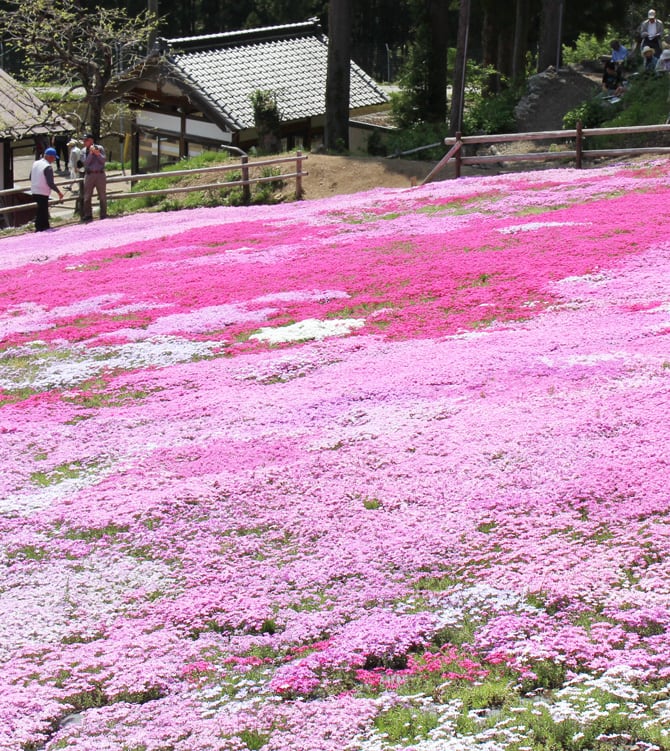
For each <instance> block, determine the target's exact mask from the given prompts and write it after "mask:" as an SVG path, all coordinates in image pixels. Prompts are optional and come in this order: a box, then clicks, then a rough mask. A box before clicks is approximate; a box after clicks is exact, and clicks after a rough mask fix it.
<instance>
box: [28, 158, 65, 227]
mask: <svg viewBox="0 0 670 751" xmlns="http://www.w3.org/2000/svg"><path fill="white" fill-rule="evenodd" d="M55 161H56V149H54V148H53V147H51V146H50V147H49V148H48V149H46V150H45V151H44V156H43V157H42V158H41V159H38V160H37V161H36V162H35V163H34V164H33V166H32V168H31V170H30V192H31V193H32V196H33V198H34V199H35V203H36V204H37V212H36V214H35V232H43V231H44V230H46V229H49V196H50V195H51V191H52V190H55V191H56V193H58V197H59V198H60V200H61V201H62V200H63V193H62V192H61V190H60V188H57V187H56V183H55V182H54V171H53V167H52V165H53V163H54V162H55Z"/></svg>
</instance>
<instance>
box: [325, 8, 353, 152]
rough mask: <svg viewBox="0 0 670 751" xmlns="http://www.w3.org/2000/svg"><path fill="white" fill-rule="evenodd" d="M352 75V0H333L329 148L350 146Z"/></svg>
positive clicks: (328, 89) (328, 87) (328, 85)
mask: <svg viewBox="0 0 670 751" xmlns="http://www.w3.org/2000/svg"><path fill="white" fill-rule="evenodd" d="M350 79H351V0H330V2H329V3H328V73H327V79H326V127H325V133H324V145H325V147H326V149H327V150H328V151H336V152H344V151H348V149H349V101H350V88H351V80H350Z"/></svg>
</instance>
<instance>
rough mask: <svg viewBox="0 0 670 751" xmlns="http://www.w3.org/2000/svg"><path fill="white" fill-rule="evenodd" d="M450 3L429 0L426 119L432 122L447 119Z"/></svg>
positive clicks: (441, 0)
mask: <svg viewBox="0 0 670 751" xmlns="http://www.w3.org/2000/svg"><path fill="white" fill-rule="evenodd" d="M448 5H449V4H448V3H446V2H445V1H444V0H428V25H429V29H428V40H429V49H428V60H427V63H428V71H427V81H426V84H427V100H426V101H427V109H426V119H427V120H428V122H431V123H445V122H446V120H447V47H448V44H447V27H448V11H449V8H448Z"/></svg>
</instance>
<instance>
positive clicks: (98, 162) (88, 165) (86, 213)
mask: <svg viewBox="0 0 670 751" xmlns="http://www.w3.org/2000/svg"><path fill="white" fill-rule="evenodd" d="M83 141H84V148H83V149H82V152H81V155H80V161H81V163H82V165H83V168H84V205H83V210H82V217H81V220H82V222H92V221H93V207H92V206H91V204H92V201H93V191H94V190H95V191H96V192H97V194H98V201H99V203H100V218H101V219H105V218H106V216H107V176H106V175H105V163H106V162H107V157H106V156H105V149H104V148H103V147H102V146H99V145H98V144H96V143H95V141H94V139H93V136H92V135H91V134H90V133H87V134H86V135H85V136H84V139H83Z"/></svg>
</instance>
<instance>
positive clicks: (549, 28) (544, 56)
mask: <svg viewBox="0 0 670 751" xmlns="http://www.w3.org/2000/svg"><path fill="white" fill-rule="evenodd" d="M563 4H564V0H542V25H541V31H540V51H539V55H538V59H537V69H538V71H539V72H540V73H541V72H542V71H543V70H546V69H547V68H548V67H549V66H550V65H553V66H554V67H558V66H559V63H560V54H561V24H562V21H563Z"/></svg>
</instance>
